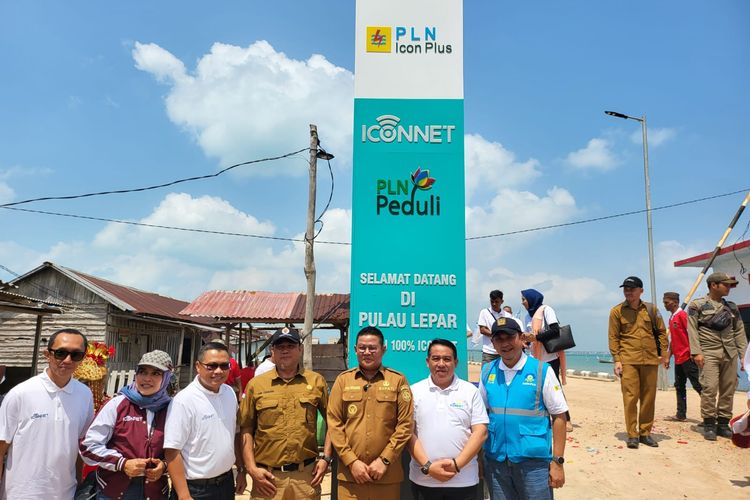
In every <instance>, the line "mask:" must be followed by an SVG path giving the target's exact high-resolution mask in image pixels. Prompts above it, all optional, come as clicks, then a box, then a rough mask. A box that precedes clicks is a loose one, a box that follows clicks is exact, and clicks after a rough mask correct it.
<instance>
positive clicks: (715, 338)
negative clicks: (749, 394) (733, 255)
mask: <svg viewBox="0 0 750 500" xmlns="http://www.w3.org/2000/svg"><path fill="white" fill-rule="evenodd" d="M737 283H738V281H737V280H736V279H734V278H730V277H729V276H727V275H726V274H725V273H713V274H711V275H710V276H709V277H708V278H707V279H706V284H707V285H708V295H706V296H705V297H701V298H699V299H695V300H694V301H692V302H691V303H690V305H689V306H688V336H689V338H690V355H691V356H692V358H693V361H695V364H696V365H698V368H700V369H701V375H700V383H701V386H702V387H703V390H702V391H701V417H702V418H703V437H705V438H706V439H708V440H709V441H716V435H717V434H718V435H719V436H722V437H726V438H731V437H732V431H731V430H730V429H729V425H728V424H729V419H731V418H732V402H733V397H734V390H735V388H736V387H737V360H738V359H739V358H741V357H742V356H743V355H744V353H745V349H747V338H746V337H745V326H744V325H743V324H742V318H741V317H740V311H739V309H738V308H737V305H736V304H735V303H734V302H729V301H727V300H724V297H726V296H727V295H729V290H730V289H731V288H734V287H735V286H737ZM717 393H718V396H719V401H718V405H717V403H716V396H717ZM717 424H718V425H717Z"/></svg>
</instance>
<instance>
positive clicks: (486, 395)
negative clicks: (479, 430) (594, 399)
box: [479, 318, 568, 500]
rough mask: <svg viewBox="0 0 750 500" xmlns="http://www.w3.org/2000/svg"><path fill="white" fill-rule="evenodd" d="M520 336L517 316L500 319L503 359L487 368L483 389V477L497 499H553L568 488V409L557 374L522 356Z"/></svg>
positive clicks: (495, 340) (497, 337) (497, 332)
mask: <svg viewBox="0 0 750 500" xmlns="http://www.w3.org/2000/svg"><path fill="white" fill-rule="evenodd" d="M520 334H521V325H520V324H519V323H518V322H517V321H516V320H515V319H514V318H498V319H497V320H495V322H494V323H493V325H492V345H493V346H494V347H495V350H496V351H497V353H498V354H499V355H500V358H498V359H496V360H495V361H493V362H492V363H488V364H486V365H484V366H483V367H482V376H481V380H480V386H479V391H480V393H481V395H482V398H483V399H484V403H485V405H486V406H487V413H488V414H489V417H490V424H489V436H488V438H487V441H485V443H484V458H485V469H484V471H485V472H484V476H485V480H486V481H487V483H488V487H489V490H490V497H491V498H492V500H506V499H507V500H515V499H534V500H544V499H551V498H552V488H560V487H562V486H563V484H565V472H564V470H563V463H564V462H565V459H564V458H563V454H564V453H565V412H566V411H568V405H567V403H566V402H565V397H564V396H563V392H562V390H561V388H560V382H559V381H558V380H557V377H555V372H554V371H552V368H551V367H550V366H549V365H548V364H546V363H542V362H540V361H538V360H536V359H534V358H532V357H530V356H527V355H526V354H525V353H524V352H523V345H524V344H523V339H522V338H521V335H520ZM550 417H552V421H551V422H550Z"/></svg>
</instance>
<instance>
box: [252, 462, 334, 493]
mask: <svg viewBox="0 0 750 500" xmlns="http://www.w3.org/2000/svg"><path fill="white" fill-rule="evenodd" d="M315 463H316V462H313V463H311V464H310V465H308V466H307V467H305V468H304V469H301V470H298V471H295V472H281V471H280V470H272V471H271V473H272V474H273V475H274V476H275V477H276V481H274V484H275V485H276V495H274V496H272V497H267V496H263V495H261V494H260V493H259V492H258V491H256V490H255V487H253V489H252V491H251V492H250V498H251V499H252V500H298V499H299V500H320V485H318V486H317V487H316V488H313V487H312V486H310V480H311V479H312V471H313V468H314V467H315Z"/></svg>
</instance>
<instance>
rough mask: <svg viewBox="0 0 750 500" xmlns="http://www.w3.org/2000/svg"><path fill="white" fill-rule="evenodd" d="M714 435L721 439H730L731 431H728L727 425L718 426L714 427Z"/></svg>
mask: <svg viewBox="0 0 750 500" xmlns="http://www.w3.org/2000/svg"><path fill="white" fill-rule="evenodd" d="M716 435H717V436H720V437H723V438H729V439H732V429H730V428H729V426H728V425H727V424H724V425H718V426H717V427H716Z"/></svg>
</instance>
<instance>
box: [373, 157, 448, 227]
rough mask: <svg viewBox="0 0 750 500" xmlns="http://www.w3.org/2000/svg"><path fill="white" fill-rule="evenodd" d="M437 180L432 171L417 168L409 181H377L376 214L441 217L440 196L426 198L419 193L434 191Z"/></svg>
mask: <svg viewBox="0 0 750 500" xmlns="http://www.w3.org/2000/svg"><path fill="white" fill-rule="evenodd" d="M434 184H435V178H434V177H430V171H429V170H427V169H424V170H423V169H422V168H421V167H417V169H416V170H415V171H414V172H412V173H411V174H410V175H409V178H407V179H378V180H377V181H376V196H375V213H376V214H377V215H386V214H390V215H396V216H399V215H406V216H440V196H439V195H435V194H430V195H429V196H427V197H426V198H425V197H424V196H426V195H423V196H420V198H422V199H418V198H417V193H426V192H427V191H430V190H431V189H432V186H433V185H434Z"/></svg>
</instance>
